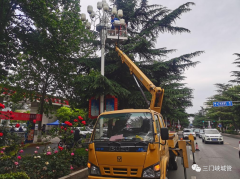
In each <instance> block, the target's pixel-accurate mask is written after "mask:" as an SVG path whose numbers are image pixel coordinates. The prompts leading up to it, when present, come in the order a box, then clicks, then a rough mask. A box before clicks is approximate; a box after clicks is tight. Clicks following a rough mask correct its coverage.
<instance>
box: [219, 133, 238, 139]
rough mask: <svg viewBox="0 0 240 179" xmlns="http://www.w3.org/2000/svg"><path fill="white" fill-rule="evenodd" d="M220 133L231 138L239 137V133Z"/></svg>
mask: <svg viewBox="0 0 240 179" xmlns="http://www.w3.org/2000/svg"><path fill="white" fill-rule="evenodd" d="M222 135H223V136H226V137H232V138H235V139H240V135H234V134H227V133H222Z"/></svg>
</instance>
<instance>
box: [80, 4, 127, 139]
mask: <svg viewBox="0 0 240 179" xmlns="http://www.w3.org/2000/svg"><path fill="white" fill-rule="evenodd" d="M110 1H111V3H113V8H112V9H111V10H109V5H108V4H107V2H106V0H102V1H100V2H98V3H97V8H98V11H97V12H98V14H97V13H95V12H94V11H93V7H92V6H91V5H89V6H88V7H87V9H88V13H89V15H90V18H91V21H92V22H94V23H93V25H94V26H95V21H96V20H97V19H99V21H100V22H99V24H97V25H96V30H97V31H98V32H99V33H100V41H101V75H102V76H104V68H105V44H106V36H107V28H108V23H109V17H110V16H111V14H118V15H119V17H122V16H123V14H122V10H119V11H120V12H117V8H116V5H115V0H110ZM101 10H102V13H101ZM95 16H97V18H95ZM81 19H82V20H83V21H85V20H86V15H85V14H84V13H83V14H81ZM124 23H125V22H124ZM86 27H87V28H89V29H90V28H91V23H90V22H86ZM94 28H95V27H94ZM103 111H104V95H101V96H100V114H101V113H103ZM100 126H101V127H100V136H101V134H103V120H102V119H101V120H100Z"/></svg>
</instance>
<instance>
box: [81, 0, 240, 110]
mask: <svg viewBox="0 0 240 179" xmlns="http://www.w3.org/2000/svg"><path fill="white" fill-rule="evenodd" d="M98 1H100V0H88V1H86V0H81V12H83V13H87V6H88V5H92V6H93V8H94V10H96V9H97V2H98ZM107 2H109V1H108V0H107ZM187 2H194V3H195V5H194V6H191V7H190V8H191V9H192V10H191V11H190V12H187V13H184V14H183V15H182V16H181V17H180V19H178V20H177V21H176V23H175V24H173V25H174V26H178V27H184V28H187V29H189V30H190V31H191V33H182V34H175V35H172V34H169V33H163V34H160V35H159V37H158V40H157V44H156V48H163V47H166V48H167V49H177V51H176V52H174V53H172V54H170V55H168V57H169V59H171V58H174V57H178V56H181V55H184V54H188V53H192V52H195V51H204V53H203V54H202V55H200V56H199V57H195V58H193V59H192V60H193V61H199V62H200V63H199V64H198V65H196V67H192V68H189V69H188V70H187V71H186V72H185V74H184V75H185V76H186V79H185V80H184V81H183V82H184V83H186V86H187V87H189V88H191V89H193V90H194V91H193V96H194V99H193V100H192V103H193V107H190V108H187V112H188V113H196V112H198V110H200V109H201V108H200V106H203V107H205V105H204V102H206V100H207V98H208V97H211V96H213V95H215V94H216V93H217V92H216V89H217V88H216V87H215V85H214V84H216V83H225V84H226V83H229V80H232V79H234V77H231V71H234V70H238V71H240V69H239V68H237V67H236V65H234V64H233V62H234V60H235V59H237V56H236V55H233V54H234V53H240V18H239V17H240V0H193V1H187V0H149V1H148V4H158V5H162V6H165V7H167V8H168V9H171V10H174V9H176V8H178V7H179V6H180V5H182V4H185V3H187ZM123 13H124V12H123ZM87 16H88V15H87Z"/></svg>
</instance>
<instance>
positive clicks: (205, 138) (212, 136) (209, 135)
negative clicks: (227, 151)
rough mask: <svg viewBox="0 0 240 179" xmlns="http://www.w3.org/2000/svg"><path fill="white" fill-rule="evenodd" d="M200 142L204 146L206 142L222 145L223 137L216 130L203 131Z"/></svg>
mask: <svg viewBox="0 0 240 179" xmlns="http://www.w3.org/2000/svg"><path fill="white" fill-rule="evenodd" d="M202 142H204V143H205V144H206V143H208V142H213V143H220V144H224V141H223V136H222V135H221V134H220V132H219V131H218V130H217V129H204V134H202Z"/></svg>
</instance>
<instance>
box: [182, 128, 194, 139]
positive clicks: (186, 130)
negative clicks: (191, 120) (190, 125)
mask: <svg viewBox="0 0 240 179" xmlns="http://www.w3.org/2000/svg"><path fill="white" fill-rule="evenodd" d="M190 134H191V135H193V137H194V139H196V133H195V132H194V131H193V129H187V128H185V129H183V133H182V135H183V138H184V139H185V138H188V136H189V135H190Z"/></svg>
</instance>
